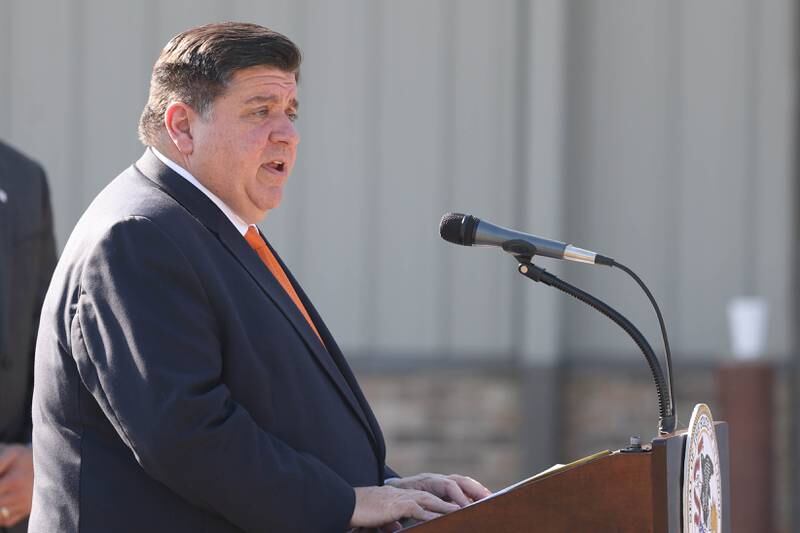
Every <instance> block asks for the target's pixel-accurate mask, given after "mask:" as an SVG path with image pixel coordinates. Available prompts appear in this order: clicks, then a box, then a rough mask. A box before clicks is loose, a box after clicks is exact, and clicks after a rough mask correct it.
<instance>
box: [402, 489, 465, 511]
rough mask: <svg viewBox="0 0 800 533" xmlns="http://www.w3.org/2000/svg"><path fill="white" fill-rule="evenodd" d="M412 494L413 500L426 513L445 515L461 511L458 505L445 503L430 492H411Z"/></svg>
mask: <svg viewBox="0 0 800 533" xmlns="http://www.w3.org/2000/svg"><path fill="white" fill-rule="evenodd" d="M413 494H414V500H415V501H416V502H417V503H418V504H419V505H421V506H422V507H424V508H425V509H427V510H428V511H434V512H436V513H441V514H447V513H452V512H453V511H458V510H459V509H461V507H460V506H459V505H456V504H454V503H449V502H446V501H444V500H442V499H441V498H439V497H437V496H435V495H433V494H431V493H430V492H423V491H413Z"/></svg>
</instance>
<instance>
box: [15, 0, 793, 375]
mask: <svg viewBox="0 0 800 533" xmlns="http://www.w3.org/2000/svg"><path fill="white" fill-rule="evenodd" d="M226 19H227V20H231V19H237V20H247V21H253V22H257V23H261V24H264V25H268V26H271V27H273V28H275V29H277V30H279V31H282V32H284V33H286V34H287V35H289V36H290V37H291V38H293V39H294V40H295V41H296V42H298V44H299V45H300V46H301V48H302V49H303V51H304V54H305V62H304V67H303V81H302V84H301V93H300V97H301V99H302V106H303V111H302V117H301V120H300V122H299V128H300V131H301V135H302V136H303V141H302V143H301V149H300V160H299V164H298V166H297V169H296V171H295V174H294V175H293V177H292V180H291V182H290V185H289V189H288V193H287V197H286V201H285V204H284V205H283V206H282V207H281V208H280V209H279V210H277V211H276V212H274V213H272V214H270V216H269V218H268V220H267V221H266V222H265V223H264V225H263V228H264V230H265V231H266V232H267V234H268V235H269V236H270V237H271V238H272V240H273V241H274V242H275V243H276V245H277V246H278V248H279V250H281V251H282V253H283V255H284V256H285V258H286V260H287V262H288V263H289V264H290V266H291V267H292V268H293V270H294V271H295V273H296V274H297V275H298V277H299V278H300V279H301V280H302V281H303V283H304V286H305V287H306V288H307V290H308V292H309V293H310V294H311V296H312V298H314V300H315V302H316V303H317V305H318V307H319V308H320V310H321V311H322V313H323V315H324V316H325V317H326V319H327V321H328V323H329V325H330V326H331V327H332V329H333V331H334V332H335V333H336V334H337V336H338V337H339V339H340V340H341V342H342V344H343V345H344V346H345V347H346V348H347V349H348V350H350V352H351V353H353V354H355V355H361V356H365V357H392V356H403V357H407V356H412V355H413V356H415V357H420V358H439V357H470V358H474V357H480V358H485V357H495V358H501V359H507V358H523V359H524V360H527V361H530V362H532V363H550V362H552V361H554V360H556V359H558V358H559V357H563V356H582V355H583V354H589V353H598V352H600V353H603V354H622V355H625V356H629V354H630V353H631V352H632V351H633V349H632V346H631V345H630V343H629V341H628V339H627V338H626V337H624V336H623V334H621V333H619V332H618V331H617V330H616V329H615V328H614V327H613V326H612V325H611V324H610V323H607V321H606V320H605V319H604V318H602V317H600V316H594V314H593V313H592V312H590V310H588V309H584V308H583V307H579V306H578V305H577V304H575V303H573V302H568V301H565V300H564V299H562V298H561V297H560V296H558V295H556V294H552V292H550V291H549V290H548V289H546V288H545V287H541V286H533V285H532V284H530V283H529V282H527V281H526V280H524V279H522V278H521V277H520V276H519V275H518V274H516V272H515V266H514V263H513V260H511V259H510V258H508V257H504V256H503V254H502V253H500V252H497V251H490V250H477V249H476V250H466V249H457V248H455V247H453V246H451V245H447V244H445V243H443V242H442V241H440V239H439V237H438V232H437V224H438V220H439V217H440V216H441V214H442V213H443V212H445V211H448V210H462V211H465V212H472V213H474V214H476V215H478V216H480V217H484V218H487V219H489V220H493V221H495V222H497V223H500V224H504V225H515V226H518V227H520V228H522V229H527V230H528V231H530V232H533V233H539V234H543V235H549V236H552V237H555V238H559V239H562V240H567V241H573V242H574V243H575V244H577V245H583V246H586V247H591V248H596V249H599V250H600V251H602V252H606V253H607V254H608V255H612V256H614V257H616V258H617V259H619V260H621V261H622V262H625V263H627V264H629V266H631V267H633V268H634V269H635V270H637V271H638V272H639V273H640V274H641V275H642V276H643V277H644V278H645V280H646V281H648V283H649V284H650V286H651V288H652V289H653V291H654V292H655V294H656V297H657V298H659V300H660V301H661V302H662V304H663V307H664V311H665V315H666V318H667V320H668V326H670V329H671V332H672V339H673V342H674V345H675V351H676V352H680V353H681V354H683V355H684V356H686V357H702V358H705V357H715V356H720V355H724V354H725V353H726V352H727V346H728V341H727V331H726V324H725V309H724V306H725V304H726V302H727V301H728V299H729V298H730V297H733V296H737V295H741V294H747V293H750V294H756V295H761V296H764V297H766V298H768V300H769V302H770V305H771V313H772V314H771V317H772V320H771V323H770V344H769V348H770V351H771V352H772V353H775V354H777V355H779V356H783V355H785V354H786V353H787V352H788V351H789V335H788V321H787V314H788V312H789V297H790V296H789V292H788V288H789V281H790V276H791V275H792V273H793V269H792V265H791V264H790V256H789V254H788V252H787V248H788V247H789V243H790V236H791V231H792V228H791V216H792V209H793V206H792V205H791V194H790V193H791V190H792V186H793V185H792V180H791V175H792V174H791V173H792V169H791V153H792V150H791V142H792V141H791V135H790V134H791V128H792V117H793V114H794V110H793V105H792V102H793V100H792V99H793V90H794V89H793V79H794V78H793V77H794V72H793V70H792V59H791V57H792V46H793V43H792V38H793V33H794V27H793V22H792V21H793V16H792V4H791V2H790V0H774V1H771V2H763V3H761V2H758V3H757V2H748V1H746V0H735V1H731V0H717V1H712V2H702V3H697V2H690V1H688V0H681V1H674V2H672V1H670V2H667V1H659V0H626V1H614V2H603V3H602V4H601V3H597V2H592V1H571V2H562V1H559V0H532V1H531V2H525V1H523V0H517V1H511V0H500V1H497V0H493V1H489V0H486V1H456V0H447V1H438V2H432V1H430V0H412V1H408V0H406V1H403V2H382V1H376V0H359V1H357V0H351V1H340V2H327V1H322V0H319V1H314V0H293V1H291V0H283V1H279V0H271V1H264V0H259V1H243V0H232V1H222V0H219V1H212V0H205V1H182V2H176V1H167V0H160V1H159V0H148V1H140V2H109V1H100V0H73V1H63V2H53V1H46V0H7V1H5V2H3V3H2V4H1V5H0V137H2V138H4V139H6V140H8V141H10V142H11V143H12V144H15V145H16V146H18V147H20V148H21V149H23V150H25V151H27V152H28V153H30V154H31V155H33V156H34V157H36V158H38V159H39V160H40V161H42V162H43V163H44V164H45V166H46V168H47V170H48V172H49V175H50V180H51V186H52V189H53V199H54V204H55V210H56V222H57V232H58V236H59V240H60V242H61V243H62V244H63V242H64V241H65V238H66V236H67V235H68V234H69V232H70V229H71V227H72V225H73V224H74V223H75V221H76V220H77V218H78V216H79V215H80V213H81V212H82V211H83V209H84V208H85V206H86V205H87V203H88V202H89V201H90V200H91V198H92V197H93V196H94V195H95V194H96V192H97V191H98V190H99V189H100V188H101V187H103V186H104V185H105V184H106V183H107V182H108V181H109V180H110V179H111V178H113V176H115V175H116V174H117V173H118V172H119V171H120V170H121V169H122V168H123V167H125V166H127V165H128V164H130V163H131V162H132V161H133V160H134V159H135V158H136V157H138V155H139V153H140V152H141V150H142V148H141V146H140V145H139V143H138V141H137V140H136V121H137V119H138V115H139V113H140V111H141V108H142V106H143V104H144V102H145V99H146V96H147V86H148V79H149V71H150V68H151V66H152V63H153V62H154V61H155V58H156V56H157V54H158V51H159V49H160V47H161V46H162V45H163V44H164V43H165V42H166V40H167V39H168V38H169V37H170V36H171V35H173V34H174V33H176V32H178V31H180V30H182V29H184V28H186V27H188V26H191V25H195V24H199V23H204V22H209V21H215V20H226ZM541 264H542V265H543V266H546V267H548V268H550V269H552V270H555V271H557V272H561V273H563V274H564V275H565V276H566V277H567V278H568V279H570V280H572V281H575V282H577V283H578V284H580V285H582V286H584V287H586V288H588V289H590V290H594V291H596V292H597V293H598V294H599V295H601V296H606V297H607V299H608V300H609V301H610V302H611V303H614V304H617V305H619V307H620V308H621V309H622V310H623V311H625V312H627V313H628V314H629V315H630V316H631V317H633V318H634V321H635V322H637V323H640V324H642V326H643V328H642V329H644V330H645V331H646V332H647V333H648V334H650V335H651V338H652V340H653V341H654V343H655V341H656V340H657V337H656V336H655V334H656V328H655V323H654V319H653V318H652V315H651V312H650V310H649V309H648V307H647V305H646V301H645V300H644V297H643V296H641V295H640V294H639V293H638V292H637V289H636V288H635V286H634V285H633V283H632V282H628V281H627V280H625V279H624V278H623V277H622V276H623V275H622V274H621V273H619V272H609V271H606V270H603V269H591V268H589V267H585V266H575V267H573V266H569V267H562V266H561V265H555V264H553V263H552V262H548V261H542V262H541Z"/></svg>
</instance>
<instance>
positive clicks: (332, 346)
mask: <svg viewBox="0 0 800 533" xmlns="http://www.w3.org/2000/svg"><path fill="white" fill-rule="evenodd" d="M262 236H263V235H262ZM264 240H265V241H266V242H267V246H269V248H270V250H272V253H273V255H275V258H276V259H277V260H278V263H279V264H280V265H281V268H282V269H283V271H284V272H285V273H286V276H287V277H288V278H289V281H290V282H291V283H292V286H293V287H294V289H295V291H296V292H297V295H298V296H299V297H300V301H301V302H302V303H303V306H304V307H305V308H306V311H308V314H309V316H310V317H311V320H312V321H313V322H314V325H315V326H316V327H317V330H318V331H319V334H320V336H321V337H322V340H323V342H324V343H325V346H324V347H323V345H322V344H321V343H320V342H319V339H318V338H317V335H316V334H315V333H314V331H313V330H312V329H311V327H309V325H308V323H307V322H306V320H305V318H304V317H303V315H302V314H301V313H300V311H299V310H298V309H297V306H296V305H294V302H292V301H291V299H289V296H288V295H286V299H287V301H289V302H290V304H291V306H292V308H293V309H294V311H295V314H296V315H297V317H298V319H297V321H299V322H301V323H302V325H303V326H304V327H303V328H302V333H304V336H303V338H304V340H305V341H306V344H308V345H309V347H312V351H313V352H314V355H315V356H317V359H318V360H319V362H320V363H321V364H322V365H323V367H325V369H326V371H327V372H328V374H329V375H330V376H331V378H332V379H333V380H334V381H335V382H336V385H337V386H338V387H339V390H340V391H341V393H342V394H343V395H344V396H345V398H346V399H347V401H348V402H349V403H350V406H351V407H352V408H353V410H354V411H355V413H356V415H358V418H359V419H360V420H361V423H362V424H363V425H364V428H365V429H366V430H367V431H368V432H369V434H370V437H372V439H373V441H374V442H375V443H376V444H380V443H381V440H382V439H378V438H376V435H377V433H376V431H375V427H374V426H373V424H372V423H371V422H374V418H373V417H372V413H371V411H370V410H369V408H368V407H366V406H365V403H362V400H363V397H361V396H360V394H359V393H360V389H359V387H358V384H357V383H356V382H355V378H354V377H353V375H352V373H351V372H350V367H349V366H348V364H347V362H346V361H345V360H344V356H343V355H342V352H341V350H339V347H338V346H337V344H336V341H335V340H334V339H333V335H331V333H330V331H329V330H328V328H327V326H326V325H325V322H323V320H322V318H321V317H320V316H319V313H317V310H316V309H315V308H314V306H313V304H312V303H311V301H310V300H309V299H308V296H306V294H305V292H304V291H303V289H302V287H301V286H300V284H299V283H298V282H297V280H296V279H295V278H294V276H293V275H292V273H291V271H290V270H289V269H288V268H286V265H285V264H284V263H283V260H282V259H281V257H280V255H278V253H277V252H276V251H275V249H274V248H273V247H272V245H271V244H270V243H269V241H268V240H267V239H266V238H265V239H264ZM259 262H260V260H259ZM270 277H272V276H270ZM276 283H277V282H276ZM282 292H283V293H284V294H286V291H282ZM295 327H297V326H296V325H295ZM298 331H299V330H298ZM376 426H377V424H376Z"/></svg>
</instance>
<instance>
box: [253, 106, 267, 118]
mask: <svg viewBox="0 0 800 533" xmlns="http://www.w3.org/2000/svg"><path fill="white" fill-rule="evenodd" d="M253 114H254V115H255V116H257V117H266V116H267V115H269V108H267V107H259V108H258V109H256V110H255V111H253Z"/></svg>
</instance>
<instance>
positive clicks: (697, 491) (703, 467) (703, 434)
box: [683, 403, 722, 533]
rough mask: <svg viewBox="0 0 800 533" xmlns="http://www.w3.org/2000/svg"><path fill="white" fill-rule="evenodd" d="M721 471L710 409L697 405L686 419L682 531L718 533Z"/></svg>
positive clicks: (720, 519) (719, 530) (720, 505)
mask: <svg viewBox="0 0 800 533" xmlns="http://www.w3.org/2000/svg"><path fill="white" fill-rule="evenodd" d="M721 476H722V472H721V471H720V466H719V449H718V447H717V436H716V433H715V432H714V420H713V418H711V410H709V408H708V406H707V405H705V404H702V403H701V404H697V405H696V406H695V408H694V412H692V418H691V420H690V421H689V431H688V434H687V435H686V455H685V456H684V468H683V479H684V484H683V531H684V532H686V533H720V532H721V527H722V478H721Z"/></svg>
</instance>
